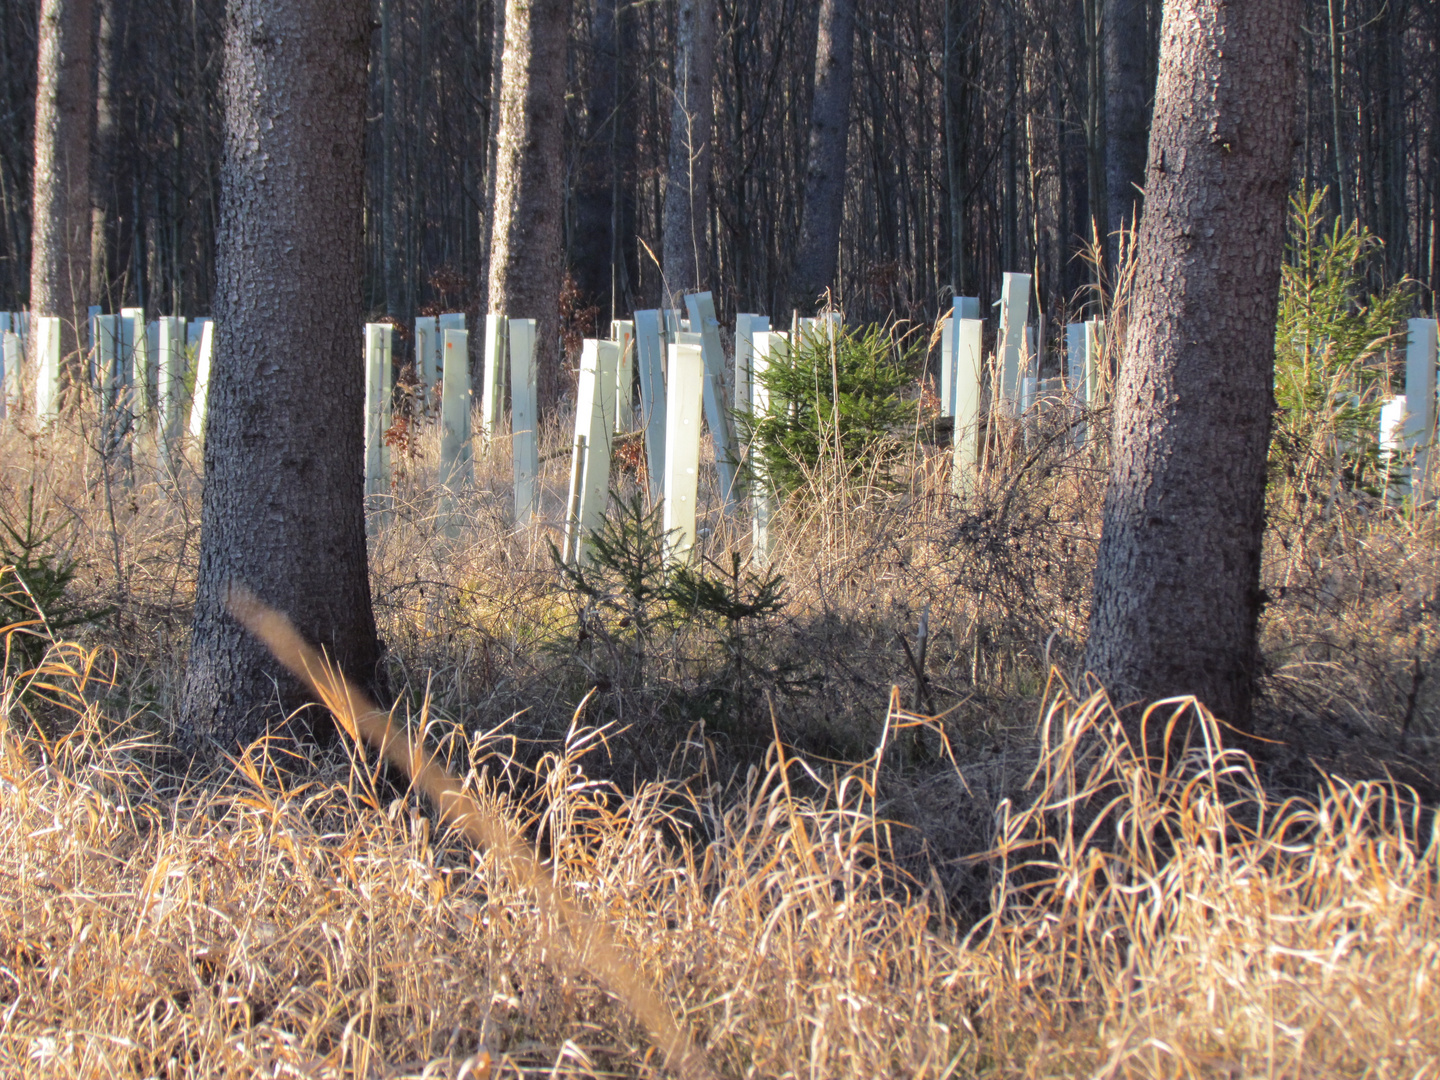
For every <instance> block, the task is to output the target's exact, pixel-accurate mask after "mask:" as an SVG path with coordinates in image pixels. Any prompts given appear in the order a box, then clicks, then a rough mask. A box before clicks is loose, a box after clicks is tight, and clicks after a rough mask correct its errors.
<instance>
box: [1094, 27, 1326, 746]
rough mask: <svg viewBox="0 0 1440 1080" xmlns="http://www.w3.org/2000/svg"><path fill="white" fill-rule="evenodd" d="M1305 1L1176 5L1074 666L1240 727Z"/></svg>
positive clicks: (1251, 637)
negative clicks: (1088, 601) (1082, 639)
mask: <svg viewBox="0 0 1440 1080" xmlns="http://www.w3.org/2000/svg"><path fill="white" fill-rule="evenodd" d="M1299 30H1300V5H1299V3H1298V0H1270V2H1268V3H1263V4H1227V3H1225V2H1224V0H1171V2H1170V3H1168V4H1167V5H1166V13H1165V23H1164V29H1163V32H1162V38H1163V45H1162V51H1161V58H1160V77H1159V81H1158V88H1157V96H1156V105H1155V120H1154V127H1153V131H1152V134H1151V138H1150V154H1149V170H1148V172H1147V174H1146V180H1147V186H1146V207H1145V216H1144V219H1143V220H1142V222H1141V231H1140V265H1139V268H1138V278H1137V281H1136V288H1137V294H1136V300H1135V304H1134V308H1133V311H1132V316H1131V321H1130V324H1129V330H1128V332H1127V335H1126V340H1125V349H1124V356H1123V359H1122V362H1121V371H1120V378H1119V387H1118V395H1117V399H1116V403H1115V425H1114V436H1113V444H1112V448H1111V453H1112V464H1111V471H1110V482H1109V489H1108V491H1107V493H1106V500H1105V517H1104V526H1103V531H1102V535H1101V538H1100V548H1099V553H1098V560H1097V565H1096V570H1095V595H1094V603H1093V607H1092V614H1091V618H1090V640H1089V647H1088V651H1087V653H1086V664H1087V666H1088V667H1089V668H1090V669H1091V670H1093V671H1094V672H1095V674H1096V675H1098V676H1099V677H1100V679H1101V680H1102V682H1104V684H1105V685H1106V686H1108V687H1109V688H1110V690H1111V692H1112V693H1113V694H1115V695H1116V696H1117V697H1118V698H1124V699H1133V698H1135V697H1137V696H1138V697H1139V698H1140V699H1141V700H1143V701H1152V700H1155V699H1157V698H1161V697H1166V696H1169V695H1172V694H1194V695H1196V696H1197V697H1199V698H1200V699H1201V700H1202V701H1203V702H1205V704H1207V705H1208V706H1210V708H1212V709H1213V710H1214V711H1215V712H1216V713H1217V714H1218V715H1219V716H1221V717H1223V718H1224V719H1226V720H1228V721H1230V722H1231V723H1233V724H1236V725H1238V726H1242V727H1243V726H1245V725H1247V724H1248V723H1249V722H1250V711H1251V698H1252V694H1253V690H1254V680H1255V674H1256V666H1257V663H1256V662H1257V645H1256V629H1257V622H1258V617H1259V613H1260V605H1261V593H1260V541H1261V532H1262V530H1263V527H1264V520H1265V514H1264V511H1265V479H1266V452H1267V448H1268V446H1269V440H1270V414H1271V410H1272V409H1273V407H1274V399H1273V395H1272V390H1273V384H1274V377H1273V371H1274V359H1275V357H1274V349H1275V312H1276V306H1277V295H1278V289H1279V279H1280V259H1281V252H1282V244H1283V237H1284V226H1285V198H1286V193H1287V191H1288V188H1289V181H1290V161H1291V154H1292V149H1293V146H1294V135H1295V132H1294V111H1295V97H1296V94H1295V89H1296V84H1295V79H1296V60H1297V56H1298V40H1299Z"/></svg>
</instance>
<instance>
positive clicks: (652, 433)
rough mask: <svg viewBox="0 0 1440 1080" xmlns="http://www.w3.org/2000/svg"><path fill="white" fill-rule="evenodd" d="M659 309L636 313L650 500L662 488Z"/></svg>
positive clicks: (662, 351)
mask: <svg viewBox="0 0 1440 1080" xmlns="http://www.w3.org/2000/svg"><path fill="white" fill-rule="evenodd" d="M661 318H662V315H661V312H660V311H659V310H658V309H652V310H649V311H637V312H636V313H635V359H636V361H637V362H638V363H639V365H640V422H641V424H642V425H643V426H644V428H645V464H646V471H647V472H648V474H649V477H650V498H651V500H652V501H654V500H656V499H659V498H660V497H661V496H662V495H663V494H664V484H665V439H666V436H665V431H666V427H665V406H666V392H665V337H664V334H663V332H662V329H661Z"/></svg>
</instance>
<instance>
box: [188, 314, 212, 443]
mask: <svg viewBox="0 0 1440 1080" xmlns="http://www.w3.org/2000/svg"><path fill="white" fill-rule="evenodd" d="M189 331H190V334H191V335H194V334H195V333H197V332H198V333H199V335H200V338H199V341H198V342H197V343H196V345H195V390H194V392H193V393H192V394H191V397H190V437H191V438H193V439H201V440H203V439H204V438H205V417H206V416H207V415H208V414H207V412H206V410H207V409H209V407H210V361H211V360H212V359H213V358H214V356H215V324H214V322H212V321H211V320H209V319H197V320H196V321H195V322H192V323H191V324H190V327H189Z"/></svg>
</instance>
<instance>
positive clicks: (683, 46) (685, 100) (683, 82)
mask: <svg viewBox="0 0 1440 1080" xmlns="http://www.w3.org/2000/svg"><path fill="white" fill-rule="evenodd" d="M675 52H676V57H675V98H674V103H673V104H672V106H671V109H670V163H669V169H668V171H667V174H666V180H665V218H664V225H663V228H664V255H663V256H662V262H663V265H664V274H665V293H666V303H667V305H669V306H671V307H677V308H683V307H684V306H685V305H684V304H683V303H681V302H680V301H679V299H678V298H679V296H680V294H682V293H687V292H695V291H697V290H701V289H705V288H708V283H709V279H710V246H709V243H708V242H707V239H706V236H707V234H706V229H707V226H708V224H709V218H710V149H711V148H710V129H711V126H712V124H713V120H714V102H713V100H712V98H711V79H712V76H713V75H714V71H715V0H680V7H679V12H678V14H677V21H676V27H675Z"/></svg>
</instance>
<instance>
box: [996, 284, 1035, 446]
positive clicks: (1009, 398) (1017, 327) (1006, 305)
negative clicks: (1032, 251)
mask: <svg viewBox="0 0 1440 1080" xmlns="http://www.w3.org/2000/svg"><path fill="white" fill-rule="evenodd" d="M1029 317H1030V275H1029V274H1005V275H1004V277H1003V278H1002V279H1001V284H1000V341H999V347H998V350H997V351H998V352H999V354H1000V395H999V401H1000V411H1001V412H1002V413H1003V414H1004V415H1006V416H1011V417H1013V416H1016V415H1018V412H1019V407H1020V379H1021V378H1022V370H1023V367H1024V364H1025V361H1026V357H1027V356H1028V352H1027V350H1026V339H1025V320H1026V319H1028V318H1029Z"/></svg>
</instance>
